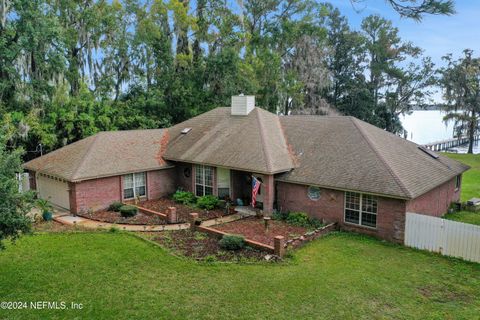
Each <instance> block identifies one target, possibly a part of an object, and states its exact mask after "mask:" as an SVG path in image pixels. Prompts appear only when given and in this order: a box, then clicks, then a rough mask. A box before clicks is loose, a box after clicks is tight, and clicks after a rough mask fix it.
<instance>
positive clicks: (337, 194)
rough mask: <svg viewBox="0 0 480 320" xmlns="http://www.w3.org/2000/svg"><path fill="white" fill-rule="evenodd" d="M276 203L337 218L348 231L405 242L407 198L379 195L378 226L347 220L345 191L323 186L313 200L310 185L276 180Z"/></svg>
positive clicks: (285, 208)
mask: <svg viewBox="0 0 480 320" xmlns="http://www.w3.org/2000/svg"><path fill="white" fill-rule="evenodd" d="M276 184H277V206H278V209H279V210H282V211H303V212H306V213H308V214H309V215H310V216H312V217H316V218H318V219H323V220H324V221H325V222H336V223H337V224H338V225H339V227H340V228H341V229H343V230H347V231H355V232H359V233H364V234H368V235H372V236H375V237H378V238H381V239H385V240H388V241H391V242H400V243H401V242H403V236H404V230H405V201H404V200H399V199H391V198H385V197H377V199H378V211H377V227H376V228H375V229H374V228H368V227H362V226H357V225H354V224H349V223H345V222H344V195H345V193H344V192H343V191H338V190H332V189H320V199H319V200H316V201H314V200H310V198H309V197H308V186H305V185H300V184H291V183H285V182H277V183H276Z"/></svg>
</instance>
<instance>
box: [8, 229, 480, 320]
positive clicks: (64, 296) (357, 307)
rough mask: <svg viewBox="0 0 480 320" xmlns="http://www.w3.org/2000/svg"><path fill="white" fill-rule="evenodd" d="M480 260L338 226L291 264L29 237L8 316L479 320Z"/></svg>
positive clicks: (108, 236)
mask: <svg viewBox="0 0 480 320" xmlns="http://www.w3.org/2000/svg"><path fill="white" fill-rule="evenodd" d="M479 293H480V265H478V264H473V263H467V262H462V261H459V260H455V259H448V258H445V257H441V256H437V255H433V254H429V253H425V252H420V251H416V250H412V249H408V248H404V247H401V246H396V245H391V244H386V243H384V242H381V241H378V240H374V239H371V238H367V237H363V236H358V235H354V234H346V233H334V234H331V235H329V236H327V237H325V238H323V239H319V240H316V241H314V242H312V243H310V244H308V245H307V246H306V247H304V248H302V249H300V250H298V251H297V252H296V253H295V256H294V258H293V261H290V262H288V263H284V264H250V265H249V264H220V263H214V264H206V263H205V264H202V263H197V262H194V261H192V260H185V259H180V258H176V257H174V256H172V255H170V254H169V253H167V252H166V251H164V250H163V249H161V248H159V247H158V246H155V245H152V244H150V243H147V242H145V241H143V240H140V239H138V238H136V237H134V236H133V235H129V234H124V233H50V234H40V235H35V236H25V237H23V238H22V239H21V240H20V241H19V242H18V243H17V244H16V245H15V246H12V245H9V246H8V248H7V250H6V251H4V252H1V253H0V297H1V299H0V300H1V301H66V302H68V303H70V302H72V301H73V302H77V303H82V304H83V305H84V308H83V309H82V310H80V311H78V310H76V311H75V310H11V311H5V310H0V319H3V318H8V319H28V318H37V319H46V318H73V317H79V318H83V319H134V318H135V319H172V318H178V319H185V318H190V319H197V318H201V319H230V318H237V319H259V318H262V319H294V318H296V319H312V318H324V319H385V318H395V319H412V318H413V319H415V318H416V319H428V318H431V319H445V318H448V319H454V318H455V319H473V318H478V315H479V314H480V294H479Z"/></svg>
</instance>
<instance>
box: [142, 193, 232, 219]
mask: <svg viewBox="0 0 480 320" xmlns="http://www.w3.org/2000/svg"><path fill="white" fill-rule="evenodd" d="M138 206H139V207H144V208H147V209H150V210H153V211H156V212H160V213H165V211H166V209H167V208H168V207H176V208H177V215H178V219H179V222H186V221H187V220H188V215H189V214H190V213H192V212H197V213H198V216H199V218H200V219H202V220H208V219H215V218H220V217H223V216H225V212H224V211H223V209H214V210H210V211H206V210H203V209H200V208H191V207H189V206H186V205H183V204H181V203H176V202H175V201H173V200H171V199H168V198H160V199H156V200H146V201H142V202H140V203H139V204H138Z"/></svg>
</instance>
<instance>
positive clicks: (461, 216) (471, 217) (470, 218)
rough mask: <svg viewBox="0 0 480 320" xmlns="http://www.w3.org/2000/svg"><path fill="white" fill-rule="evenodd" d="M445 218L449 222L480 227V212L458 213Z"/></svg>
mask: <svg viewBox="0 0 480 320" xmlns="http://www.w3.org/2000/svg"><path fill="white" fill-rule="evenodd" d="M443 217H444V218H445V219H448V220H454V221H460V222H464V223H470V224H476V225H479V226H480V212H471V211H458V212H454V213H447V214H446V215H445V216H443Z"/></svg>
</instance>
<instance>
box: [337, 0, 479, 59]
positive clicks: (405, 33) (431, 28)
mask: <svg viewBox="0 0 480 320" xmlns="http://www.w3.org/2000/svg"><path fill="white" fill-rule="evenodd" d="M329 2H330V3H332V4H333V5H334V6H336V7H337V8H339V10H340V11H341V12H342V14H343V15H345V16H347V17H348V20H349V22H350V25H351V26H352V27H353V28H355V29H359V28H360V24H361V21H362V19H363V18H364V17H366V16H368V15H371V14H379V15H381V16H382V17H385V18H387V19H389V20H391V21H392V22H393V25H394V26H395V27H397V28H398V29H399V33H400V36H401V38H402V39H404V40H408V41H411V42H413V44H415V45H417V46H419V47H421V48H423V49H424V50H425V53H424V54H425V55H427V56H430V57H432V60H433V62H435V64H438V65H443V64H444V63H443V62H442V56H444V55H445V54H447V53H452V54H453V55H454V57H459V56H460V55H461V54H462V51H463V50H464V49H466V48H469V49H473V50H474V52H475V53H476V56H480V0H454V2H455V9H456V11H457V13H456V14H454V15H452V16H433V15H426V16H424V18H423V20H422V21H420V22H417V21H414V20H412V19H407V18H400V16H399V15H398V13H397V12H395V11H394V10H393V9H392V8H391V6H389V5H388V4H387V3H386V1H384V0H364V1H363V2H360V3H356V4H355V5H353V6H352V4H351V2H350V0H330V1H329ZM356 10H357V11H360V12H357V11H356Z"/></svg>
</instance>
